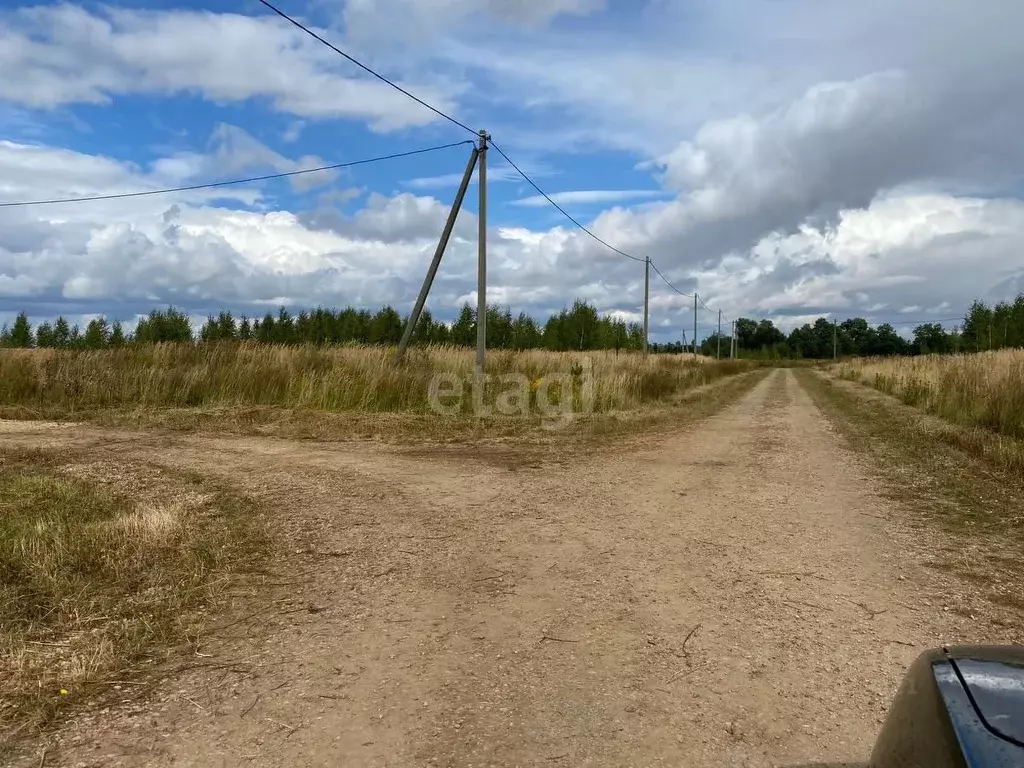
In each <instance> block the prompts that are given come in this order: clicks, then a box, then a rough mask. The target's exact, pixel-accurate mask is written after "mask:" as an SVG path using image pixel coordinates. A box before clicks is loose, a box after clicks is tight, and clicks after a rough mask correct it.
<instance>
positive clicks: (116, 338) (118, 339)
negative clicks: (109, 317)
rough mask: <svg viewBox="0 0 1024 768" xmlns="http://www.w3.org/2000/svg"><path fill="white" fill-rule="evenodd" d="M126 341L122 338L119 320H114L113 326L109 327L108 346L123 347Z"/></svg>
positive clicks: (122, 332) (121, 327)
mask: <svg viewBox="0 0 1024 768" xmlns="http://www.w3.org/2000/svg"><path fill="white" fill-rule="evenodd" d="M126 342H127V339H125V337H124V327H123V326H122V325H121V321H120V320H115V321H114V324H113V325H112V326H111V327H110V340H109V344H110V346H111V347H115V348H116V347H123V346H124V345H125V343H126Z"/></svg>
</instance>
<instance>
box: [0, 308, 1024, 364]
mask: <svg viewBox="0 0 1024 768" xmlns="http://www.w3.org/2000/svg"><path fill="white" fill-rule="evenodd" d="M407 319H408V318H407V317H403V316H402V315H400V314H399V313H398V311H396V310H395V309H394V308H393V307H391V306H384V307H381V309H380V310H378V311H377V312H370V311H369V310H366V309H354V308H352V307H347V308H345V309H341V310H332V309H325V308H322V307H318V308H317V309H314V310H309V311H307V310H302V311H300V312H298V313H295V314H293V313H291V312H289V311H288V310H287V309H286V308H284V307H282V308H281V309H279V310H278V311H277V313H276V314H274V313H270V312H267V313H266V314H264V315H263V317H257V318H250V317H246V316H241V317H235V316H234V315H233V314H232V313H231V312H227V311H225V312H220V313H218V314H216V315H210V316H209V317H208V318H207V320H206V322H205V323H204V324H203V326H202V327H201V328H200V329H199V331H198V333H195V332H194V331H193V327H192V323H191V321H190V319H189V317H188V315H186V314H185V313H184V312H182V311H181V310H179V309H176V308H174V307H168V308H166V309H154V310H153V311H151V312H150V313H149V314H148V315H147V316H145V317H143V318H141V319H140V320H139V321H138V323H137V324H136V326H135V328H134V329H132V330H130V331H126V330H125V328H124V326H123V324H122V323H121V322H119V321H117V320H115V321H113V322H108V321H107V319H106V318H104V317H97V318H94V319H92V320H90V321H89V323H88V324H87V325H86V327H85V329H84V330H83V329H81V328H79V326H77V325H71V324H70V323H69V322H68V321H67V320H66V319H65V318H63V317H58V318H57V320H56V321H55V322H53V323H40V324H38V325H37V326H35V327H34V328H33V326H32V324H31V323H30V322H29V318H28V316H27V315H26V314H25V313H24V312H22V313H21V314H19V315H18V317H17V319H16V320H15V321H14V324H13V325H11V326H9V327H8V326H7V325H5V326H3V328H2V329H0V346H2V347H53V348H62V349H104V348H107V347H118V346H122V345H124V344H132V343H151V342H175V341H176V342H197V341H198V342H212V341H258V342H262V343H266V344H371V345H395V344H398V342H399V340H400V339H401V337H402V331H403V330H404V328H405V323H406V321H407ZM735 327H736V341H737V347H738V352H739V355H740V356H741V357H748V358H749V357H759V358H807V359H823V358H829V357H832V355H833V350H834V351H835V353H836V354H838V355H840V356H847V355H860V356H865V357H866V356H875V355H914V354H931V353H949V352H959V351H983V350H989V349H1000V348H1002V347H1021V346H1024V294H1021V295H1019V296H1017V298H1016V299H1015V300H1014V301H1012V302H999V303H997V304H995V305H994V306H992V307H989V306H988V305H986V304H985V303H984V302H981V301H975V302H974V303H973V304H971V306H970V309H969V310H968V312H967V315H966V317H965V318H964V321H963V323H962V324H960V325H958V326H956V327H954V328H953V329H952V330H949V331H947V330H946V329H945V328H943V327H942V325H940V324H938V323H923V324H920V325H918V326H917V327H916V328H914V331H913V336H912V338H911V339H907V338H904V337H903V336H901V335H900V334H899V333H897V332H896V330H895V328H894V327H893V326H892V325H890V324H888V323H882V324H880V325H877V326H872V325H871V324H869V323H868V321H867V320H865V319H864V318H860V317H855V318H850V319H847V320H844V321H842V322H834V321H829V320H827V319H825V318H818V319H817V320H816V321H815V322H814V323H813V324H811V323H807V324H805V325H802V326H800V327H798V328H794V329H793V330H792V331H790V332H789V333H788V334H786V333H783V332H782V331H781V330H780V329H779V328H778V327H777V326H776V325H775V324H774V323H773V322H772V321H770V320H753V319H750V318H740V319H739V320H737V321H736V326H735ZM731 342H732V339H731V337H730V336H728V335H722V336H719V335H718V334H717V333H713V334H711V335H710V336H708V337H707V338H705V339H704V340H703V341H702V342H701V343H700V351H701V352H702V353H703V354H705V355H709V356H712V357H713V356H715V355H717V354H718V352H719V350H721V354H722V355H723V356H726V355H728V353H729V348H730V344H731ZM412 343H413V344H414V345H419V346H426V345H431V344H449V345H454V346H465V347H471V346H474V345H475V344H476V311H475V309H474V308H473V307H471V306H470V305H469V304H465V305H463V307H462V309H461V310H460V312H459V314H458V316H457V317H456V319H455V321H454V322H452V323H445V322H442V321H439V320H435V319H434V318H433V316H432V315H431V313H430V311H429V310H424V311H423V314H422V316H421V317H420V321H419V323H417V325H416V329H415V331H414V332H413V337H412ZM643 343H644V333H643V326H642V325H641V324H640V323H626V322H625V321H623V320H621V319H618V318H614V317H610V316H607V315H605V316H600V315H598V312H597V310H596V309H595V308H594V307H592V306H591V305H589V304H587V303H586V302H584V301H579V300H577V301H576V302H574V303H573V305H572V307H571V308H568V307H567V308H565V309H562V310H561V311H560V312H558V313H556V314H552V315H551V316H550V317H548V319H547V320H546V321H544V322H543V323H541V322H538V321H536V320H534V319H533V318H532V317H530V316H529V315H527V314H526V313H525V312H520V313H519V314H518V315H517V316H515V317H513V316H512V312H511V310H510V309H509V308H508V307H500V306H492V307H488V309H487V346H488V347H489V348H491V349H549V350H563V351H565V350H597V349H614V350H622V351H630V350H633V351H636V350H641V349H643ZM692 343H693V341H692V339H691V340H690V343H689V344H687V343H685V341H684V340H683V339H680V341H678V342H670V343H663V344H651V345H650V349H651V351H652V352H655V353H681V352H692V351H693V346H692Z"/></svg>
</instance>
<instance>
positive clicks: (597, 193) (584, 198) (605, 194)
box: [512, 189, 664, 208]
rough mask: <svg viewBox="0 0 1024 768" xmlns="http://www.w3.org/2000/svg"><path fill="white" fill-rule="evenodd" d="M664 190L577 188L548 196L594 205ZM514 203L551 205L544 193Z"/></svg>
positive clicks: (640, 197) (560, 201) (561, 201)
mask: <svg viewBox="0 0 1024 768" xmlns="http://www.w3.org/2000/svg"><path fill="white" fill-rule="evenodd" d="M662 195H664V193H663V192H659V191H657V190H654V189H577V190H572V191H568V192H553V193H548V197H550V198H551V199H552V200H554V201H555V202H556V203H558V204H559V205H572V204H580V205H593V204H597V203H615V202H619V201H625V200H643V199H646V198H652V197H661V196H662ZM512 205H522V206H526V207H527V208H542V207H544V206H546V205H550V203H549V202H548V201H547V199H546V198H545V197H544V196H543V195H533V196H532V197H524V198H522V199H520V200H514V201H513V202H512Z"/></svg>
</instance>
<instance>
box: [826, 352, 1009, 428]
mask: <svg viewBox="0 0 1024 768" xmlns="http://www.w3.org/2000/svg"><path fill="white" fill-rule="evenodd" d="M835 370H836V372H837V373H838V374H839V375H840V376H841V377H842V378H845V379H850V380H853V381H860V382H862V383H865V384H869V385H871V386H873V387H875V388H876V389H879V390H881V391H882V392H886V393H887V394H890V395H894V396H896V397H898V398H899V399H900V400H902V401H903V402H905V403H907V404H908V405H913V406H916V407H918V408H921V409H922V410H924V411H927V412H928V413H932V414H934V415H936V416H941V417H942V418H944V419H948V420H949V421H952V422H954V423H955V424H959V425H961V426H965V427H978V428H982V429H985V430H989V431H991V432H994V433H997V434H999V435H1003V436H1005V437H1012V438H1024V350H1021V349H1006V350H999V351H995V352H982V353H979V354H970V355H928V356H922V357H890V358H874V359H872V358H859V359H854V360H849V361H845V362H842V363H839V364H838V365H837V366H835Z"/></svg>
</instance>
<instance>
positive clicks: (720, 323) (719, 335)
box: [715, 310, 722, 360]
mask: <svg viewBox="0 0 1024 768" xmlns="http://www.w3.org/2000/svg"><path fill="white" fill-rule="evenodd" d="M721 357H722V310H718V350H717V351H716V352H715V359H716V360H718V359H720V358H721Z"/></svg>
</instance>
